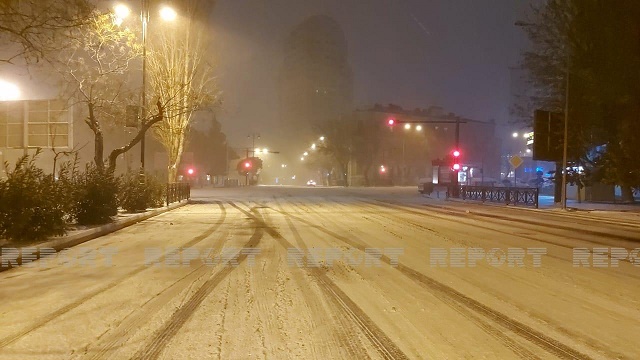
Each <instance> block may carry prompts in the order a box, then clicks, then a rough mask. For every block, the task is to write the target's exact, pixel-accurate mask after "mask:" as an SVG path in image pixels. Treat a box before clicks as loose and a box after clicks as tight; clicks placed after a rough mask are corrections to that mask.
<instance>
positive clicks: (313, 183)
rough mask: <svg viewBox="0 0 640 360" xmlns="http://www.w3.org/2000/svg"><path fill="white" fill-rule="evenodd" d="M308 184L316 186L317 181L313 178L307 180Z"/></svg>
mask: <svg viewBox="0 0 640 360" xmlns="http://www.w3.org/2000/svg"><path fill="white" fill-rule="evenodd" d="M307 186H316V182H315V181H313V180H309V181H307Z"/></svg>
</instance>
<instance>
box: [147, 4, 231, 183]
mask: <svg viewBox="0 0 640 360" xmlns="http://www.w3.org/2000/svg"><path fill="white" fill-rule="evenodd" d="M202 4H203V2H202V1H196V0H193V1H189V2H188V6H186V7H185V8H184V9H183V11H185V14H183V15H184V16H181V18H180V19H181V20H179V23H178V24H174V26H172V25H168V26H165V27H163V28H162V29H159V30H158V31H157V32H156V31H154V34H157V35H158V38H159V41H156V42H154V43H153V44H151V49H150V50H151V51H150V54H149V70H150V71H149V76H150V82H151V86H152V89H153V91H154V92H155V96H157V97H158V98H159V99H161V100H162V102H163V104H166V106H165V114H164V115H165V118H166V119H165V121H163V122H162V123H159V124H158V125H157V126H156V127H154V134H155V135H156V137H157V138H158V140H159V141H160V143H161V144H162V145H163V146H164V148H165V149H166V151H167V154H168V157H169V169H168V170H169V171H168V181H169V182H174V181H176V177H177V170H178V163H179V161H180V158H181V156H182V153H183V151H184V144H185V137H186V135H187V133H188V131H189V126H190V124H191V120H192V116H193V113H194V112H195V111H198V110H202V109H207V108H209V109H210V108H211V106H212V105H214V104H216V103H217V102H218V101H219V98H220V94H219V92H218V91H217V89H216V82H215V77H214V76H213V71H212V66H211V65H209V64H208V63H207V61H206V56H207V54H208V51H207V47H208V43H209V36H208V35H207V34H208V31H207V29H206V27H205V25H204V24H203V22H201V21H198V20H197V19H198V17H200V16H201V14H200V13H199V9H200V5H202Z"/></svg>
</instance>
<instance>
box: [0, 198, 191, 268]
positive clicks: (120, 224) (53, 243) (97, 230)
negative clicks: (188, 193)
mask: <svg viewBox="0 0 640 360" xmlns="http://www.w3.org/2000/svg"><path fill="white" fill-rule="evenodd" d="M188 203H189V200H183V201H180V202H177V203H173V204H171V205H169V206H163V207H161V208H157V209H152V210H148V211H145V212H142V213H136V214H131V213H118V215H117V216H116V218H115V220H114V221H113V222H112V223H110V224H105V225H97V226H90V227H83V228H78V229H74V230H70V231H68V232H67V234H66V235H64V236H56V237H52V238H50V239H48V240H45V241H41V242H32V243H28V244H26V245H23V246H16V244H14V243H10V242H4V243H3V242H2V241H0V249H2V250H3V251H2V252H0V272H2V271H5V270H9V269H11V268H12V267H11V266H8V265H9V263H11V262H13V261H18V262H22V258H21V254H23V253H24V251H23V249H33V252H34V253H35V252H36V248H42V249H44V248H47V249H54V250H55V251H60V250H63V249H67V248H70V247H73V246H76V245H79V244H82V243H84V242H87V241H89V240H93V239H95V238H98V237H101V236H104V235H107V234H109V233H112V232H114V231H118V230H120V229H124V228H126V227H128V226H131V225H134V224H137V223H139V222H141V221H144V220H147V219H150V218H152V217H154V216H158V215H160V214H163V213H165V212H167V211H171V210H174V209H177V208H179V207H181V206H184V205H186V204H188ZM9 250H10V251H11V255H10V258H9V259H4V260H3V253H4V254H8V253H9ZM16 250H17V251H16ZM14 253H17V254H18V257H17V258H16V257H15V255H13V254H14ZM27 253H29V254H31V252H29V251H27ZM5 257H7V255H5ZM5 263H7V264H5Z"/></svg>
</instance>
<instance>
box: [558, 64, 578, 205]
mask: <svg viewBox="0 0 640 360" xmlns="http://www.w3.org/2000/svg"><path fill="white" fill-rule="evenodd" d="M566 86H567V88H566V89H565V98H564V144H563V149H562V209H563V210H566V209H567V148H568V147H569V146H568V143H569V59H568V56H567V85H566ZM578 191H580V190H579V189H578Z"/></svg>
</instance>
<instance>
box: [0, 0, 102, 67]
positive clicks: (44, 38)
mask: <svg viewBox="0 0 640 360" xmlns="http://www.w3.org/2000/svg"><path fill="white" fill-rule="evenodd" d="M92 8H93V6H92V5H91V3H90V2H89V1H87V0H0V44H2V48H3V53H2V54H1V55H0V63H1V62H4V63H13V62H14V61H15V60H16V59H22V60H24V61H26V62H27V63H33V62H38V61H39V60H41V59H43V58H46V57H47V56H48V55H50V54H51V53H52V52H54V51H56V50H59V49H61V48H62V47H64V46H66V43H67V41H65V40H67V39H68V38H67V35H68V34H69V30H70V29H73V28H77V27H79V26H82V25H84V24H86V22H87V20H88V19H89V16H90V14H91V11H92Z"/></svg>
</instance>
